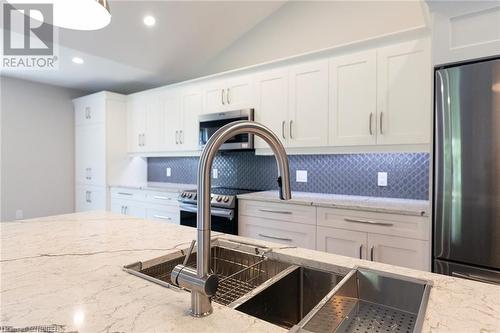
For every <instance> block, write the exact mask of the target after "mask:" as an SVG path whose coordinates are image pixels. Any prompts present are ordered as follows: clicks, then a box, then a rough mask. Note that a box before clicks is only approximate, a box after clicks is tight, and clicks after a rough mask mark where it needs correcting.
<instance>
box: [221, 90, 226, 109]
mask: <svg viewBox="0 0 500 333" xmlns="http://www.w3.org/2000/svg"><path fill="white" fill-rule="evenodd" d="M225 90H226V89H222V90H221V99H222V105H226V102H225V101H224V91H225Z"/></svg>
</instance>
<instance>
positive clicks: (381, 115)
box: [377, 39, 432, 144]
mask: <svg viewBox="0 0 500 333" xmlns="http://www.w3.org/2000/svg"><path fill="white" fill-rule="evenodd" d="M377 58H378V84H377V91H378V121H377V125H378V135H377V143H379V144H419V143H429V142H430V135H431V134H430V125H431V118H430V117H431V109H432V84H431V80H432V67H431V56H430V47H429V41H428V40H427V39H422V40H416V41H411V42H406V43H401V44H397V45H392V46H388V47H385V48H381V49H379V50H378V51H377Z"/></svg>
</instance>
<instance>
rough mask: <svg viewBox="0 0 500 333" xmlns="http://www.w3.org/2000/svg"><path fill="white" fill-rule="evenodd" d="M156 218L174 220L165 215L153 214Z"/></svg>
mask: <svg viewBox="0 0 500 333" xmlns="http://www.w3.org/2000/svg"><path fill="white" fill-rule="evenodd" d="M153 217H154V218H156V219H160V220H172V218H171V217H168V216H164V215H153Z"/></svg>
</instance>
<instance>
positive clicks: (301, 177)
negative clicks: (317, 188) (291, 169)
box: [295, 170, 307, 183]
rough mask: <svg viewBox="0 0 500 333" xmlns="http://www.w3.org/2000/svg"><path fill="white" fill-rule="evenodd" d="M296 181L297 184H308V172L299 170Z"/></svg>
mask: <svg viewBox="0 0 500 333" xmlns="http://www.w3.org/2000/svg"><path fill="white" fill-rule="evenodd" d="M295 181H296V182H297V183H307V170H297V173H296V175H295Z"/></svg>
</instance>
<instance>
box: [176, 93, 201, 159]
mask: <svg viewBox="0 0 500 333" xmlns="http://www.w3.org/2000/svg"><path fill="white" fill-rule="evenodd" d="M201 109H202V101H201V92H200V90H199V89H197V88H193V89H188V90H185V91H184V92H183V93H182V114H181V117H182V127H181V129H180V133H179V142H180V147H181V149H182V150H184V151H193V150H197V149H198V136H199V124H198V116H199V115H200V113H201Z"/></svg>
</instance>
